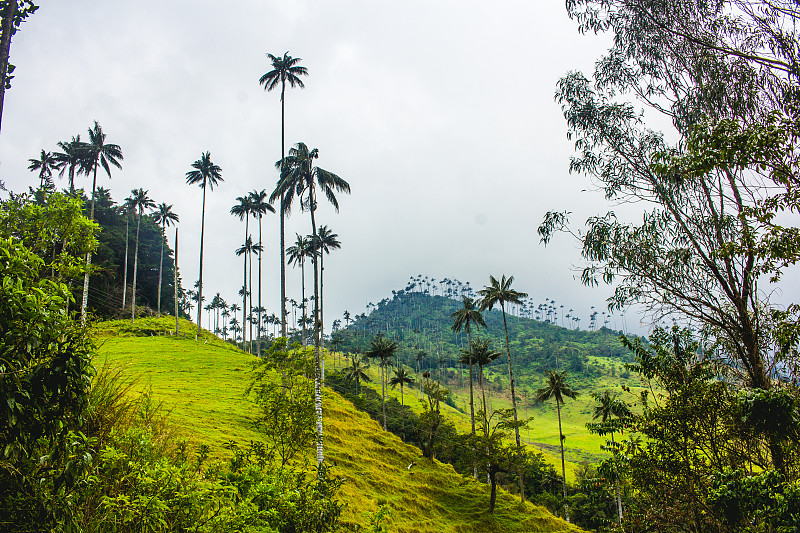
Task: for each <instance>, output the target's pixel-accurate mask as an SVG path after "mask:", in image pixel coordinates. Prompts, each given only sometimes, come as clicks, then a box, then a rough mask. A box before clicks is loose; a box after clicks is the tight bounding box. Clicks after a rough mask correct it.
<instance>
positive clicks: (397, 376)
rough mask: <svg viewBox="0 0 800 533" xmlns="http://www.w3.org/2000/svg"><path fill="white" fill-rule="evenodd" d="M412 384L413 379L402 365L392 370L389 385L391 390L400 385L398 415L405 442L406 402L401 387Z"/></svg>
mask: <svg viewBox="0 0 800 533" xmlns="http://www.w3.org/2000/svg"><path fill="white" fill-rule="evenodd" d="M412 383H414V378H412V377H411V376H410V375H409V374H408V372H406V369H405V368H404V367H403V366H402V365H400V366H399V367H398V368H396V369H395V370H394V376H392V378H391V379H390V380H389V384H390V385H391V386H392V388H395V386H397V385H400V406H401V407H402V409H401V411H400V413H401V420H402V422H401V424H402V426H401V427H402V431H403V440H404V441H405V440H406V402H405V399H404V398H403V387H404V386H405V385H411V384H412Z"/></svg>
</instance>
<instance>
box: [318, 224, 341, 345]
mask: <svg viewBox="0 0 800 533" xmlns="http://www.w3.org/2000/svg"><path fill="white" fill-rule="evenodd" d="M315 243H316V244H315V245H314V249H315V250H316V251H317V253H319V327H320V338H322V339H323V340H324V339H325V318H324V312H325V307H324V306H323V303H324V301H325V300H324V294H325V290H324V288H325V283H324V280H325V254H330V253H331V250H339V249H341V247H342V243H341V242H339V235H337V234H336V233H333V232H332V231H331V230H330V229H329V228H328V226H320V227H319V231H318V232H317V240H316V241H315Z"/></svg>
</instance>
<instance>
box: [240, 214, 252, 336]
mask: <svg viewBox="0 0 800 533" xmlns="http://www.w3.org/2000/svg"><path fill="white" fill-rule="evenodd" d="M249 226H250V215H247V214H245V217H244V244H245V245H247V237H249V236H250V228H249ZM245 346H247V252H246V251H245V253H244V276H243V277H242V351H244V347H245Z"/></svg>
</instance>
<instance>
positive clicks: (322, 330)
mask: <svg viewBox="0 0 800 533" xmlns="http://www.w3.org/2000/svg"><path fill="white" fill-rule="evenodd" d="M319 244H320V247H319V343H320V346H321V347H322V348H323V349H324V348H325V320H324V319H323V317H322V311H323V307H322V303H323V299H322V289H323V284H322V280H323V279H324V277H323V273H324V272H325V259H324V257H323V255H322V253H323V250H322V243H321V242H320V243H319ZM333 368H334V370H336V354H334V358H333ZM322 385H323V386H325V357H324V355H323V357H322Z"/></svg>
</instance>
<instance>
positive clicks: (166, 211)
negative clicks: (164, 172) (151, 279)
mask: <svg viewBox="0 0 800 533" xmlns="http://www.w3.org/2000/svg"><path fill="white" fill-rule="evenodd" d="M179 220H180V219H179V218H178V215H177V214H175V213H174V212H173V211H172V204H170V205H167V204H166V203H164V202H162V203H160V204H159V205H158V208H157V211H156V213H155V223H156V224H158V225H159V226H161V231H162V232H163V233H164V237H163V238H162V239H161V259H160V260H159V262H158V316H161V274H162V272H163V271H164V241H166V240H167V226H171V225H173V224H176V223H178V221H179ZM176 268H177V265H176Z"/></svg>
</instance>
